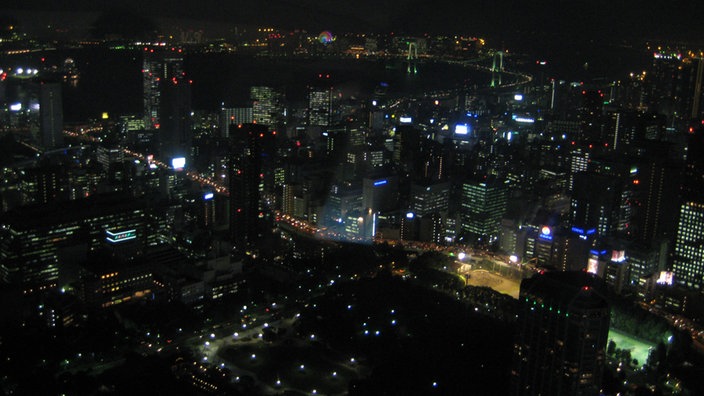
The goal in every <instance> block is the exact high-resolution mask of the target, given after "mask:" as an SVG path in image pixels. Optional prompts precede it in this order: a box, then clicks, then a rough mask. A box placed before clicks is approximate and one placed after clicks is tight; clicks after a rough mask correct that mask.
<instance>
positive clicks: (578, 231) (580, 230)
mask: <svg viewBox="0 0 704 396" xmlns="http://www.w3.org/2000/svg"><path fill="white" fill-rule="evenodd" d="M572 232H574V233H576V234H579V235H592V234H594V233H596V228H591V229H589V230H586V231H585V230H584V229H583V228H579V227H572Z"/></svg>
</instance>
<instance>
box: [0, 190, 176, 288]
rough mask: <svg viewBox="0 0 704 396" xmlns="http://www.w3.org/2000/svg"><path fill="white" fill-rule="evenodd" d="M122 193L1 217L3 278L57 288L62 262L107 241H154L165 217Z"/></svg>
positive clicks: (25, 209)
mask: <svg viewBox="0 0 704 396" xmlns="http://www.w3.org/2000/svg"><path fill="white" fill-rule="evenodd" d="M149 205H150V204H149V202H148V201H147V200H143V199H132V198H130V197H129V196H126V195H124V194H109V195H96V196H93V197H90V198H87V199H85V200H79V201H67V202H53V203H50V204H46V205H34V206H25V207H22V208H18V209H16V210H13V211H11V212H8V213H5V214H3V216H2V217H0V224H1V226H0V230H2V232H1V233H0V279H1V280H4V281H5V282H8V283H14V284H17V285H20V286H21V287H22V290H23V291H24V292H25V293H27V294H29V293H33V292H37V291H41V290H47V289H51V288H54V287H56V286H57V282H58V279H59V271H60V269H61V268H60V266H61V265H66V264H67V263H76V262H77V261H80V260H81V259H85V257H86V254H87V253H88V252H91V251H95V250H97V249H98V248H100V247H101V246H103V245H104V244H105V243H106V242H107V243H108V244H110V245H113V246H118V245H120V246H124V244H125V243H126V242H129V243H130V244H131V245H135V244H137V245H138V248H139V249H141V248H143V247H145V246H150V245H156V244H158V243H159V240H158V239H159V237H158V235H157V232H156V229H157V228H160V224H163V223H164V222H165V221H166V220H165V215H164V214H163V213H161V214H159V213H156V212H155V211H154V209H153V208H150V207H149Z"/></svg>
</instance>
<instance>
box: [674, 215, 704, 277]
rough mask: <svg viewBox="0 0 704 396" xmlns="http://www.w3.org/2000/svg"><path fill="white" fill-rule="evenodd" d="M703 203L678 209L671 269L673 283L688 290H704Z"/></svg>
mask: <svg viewBox="0 0 704 396" xmlns="http://www.w3.org/2000/svg"><path fill="white" fill-rule="evenodd" d="M702 235H704V203H701V202H694V201H689V202H685V203H683V204H682V206H681V207H680V215H679V223H678V224H677V236H676V237H675V252H674V256H673V261H672V269H673V271H674V273H675V274H674V275H675V282H677V284H679V285H682V286H684V287H686V288H688V289H694V290H702V289H704V245H702Z"/></svg>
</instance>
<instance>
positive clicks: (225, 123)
mask: <svg viewBox="0 0 704 396" xmlns="http://www.w3.org/2000/svg"><path fill="white" fill-rule="evenodd" d="M219 121H220V136H221V137H229V136H230V125H233V124H234V125H238V124H251V123H252V122H253V121H254V116H253V112H252V108H251V107H232V108H226V107H223V108H221V109H220V120H219Z"/></svg>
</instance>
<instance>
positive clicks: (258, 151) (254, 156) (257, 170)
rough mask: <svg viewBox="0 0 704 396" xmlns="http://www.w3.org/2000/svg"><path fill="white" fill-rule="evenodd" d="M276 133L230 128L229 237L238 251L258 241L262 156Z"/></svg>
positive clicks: (260, 126) (255, 126) (258, 126)
mask: <svg viewBox="0 0 704 396" xmlns="http://www.w3.org/2000/svg"><path fill="white" fill-rule="evenodd" d="M273 133H274V132H270V131H269V129H268V128H267V126H266V125H263V124H240V125H237V126H234V128H230V143H231V146H230V147H231V149H230V165H229V172H230V177H229V180H230V237H231V238H232V243H233V245H234V246H235V247H236V248H238V249H243V248H244V247H246V246H248V245H251V244H252V243H254V241H256V240H257V236H258V229H257V219H258V217H259V213H260V202H259V201H260V196H261V195H260V192H261V190H262V189H263V178H264V175H263V173H262V155H263V154H264V153H265V152H268V151H270V150H271V146H272V142H273V138H274V135H273Z"/></svg>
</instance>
